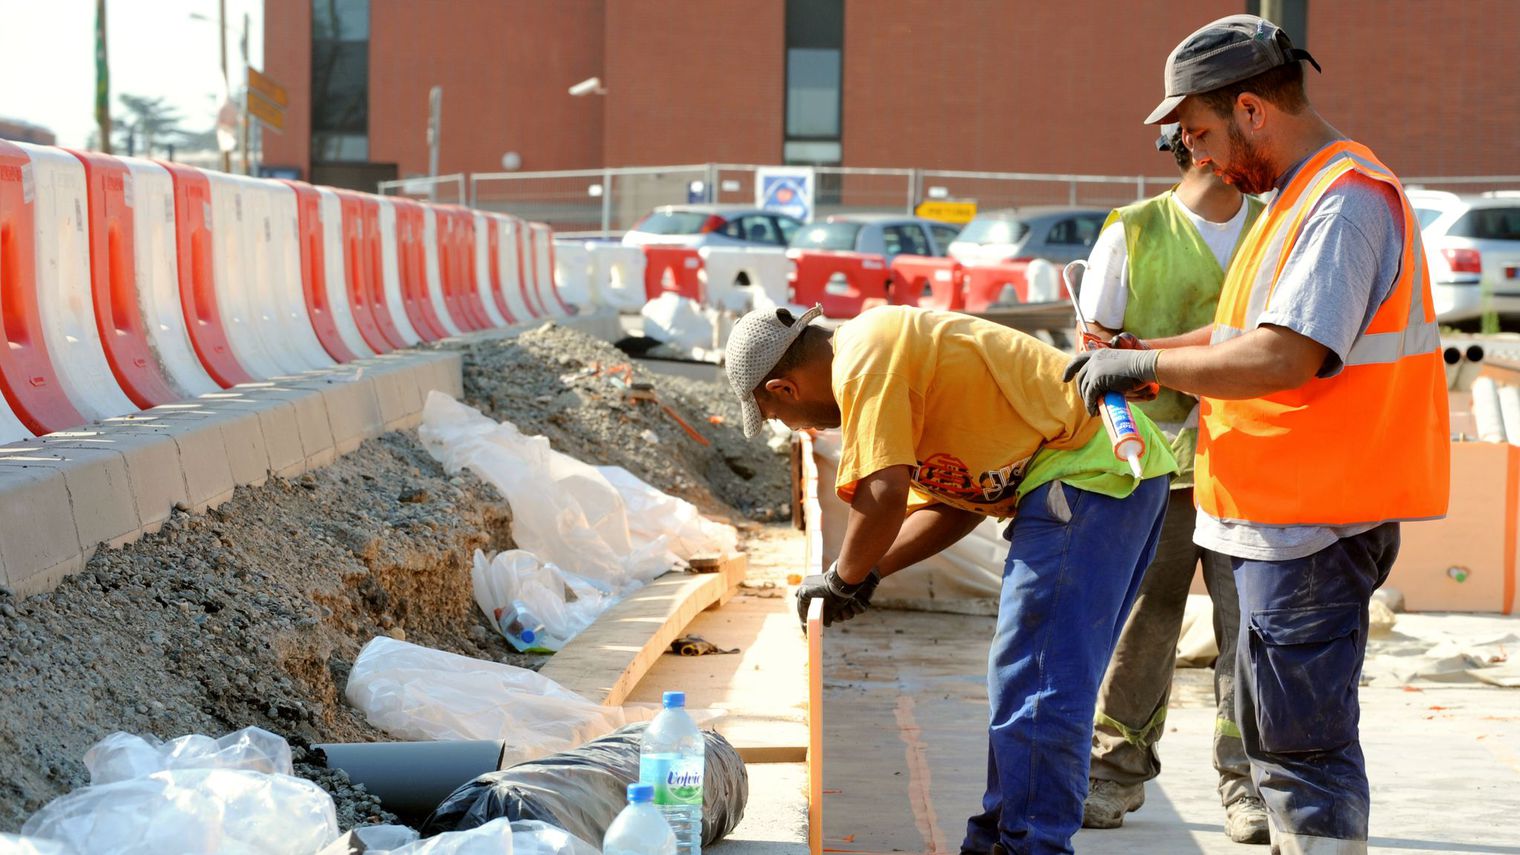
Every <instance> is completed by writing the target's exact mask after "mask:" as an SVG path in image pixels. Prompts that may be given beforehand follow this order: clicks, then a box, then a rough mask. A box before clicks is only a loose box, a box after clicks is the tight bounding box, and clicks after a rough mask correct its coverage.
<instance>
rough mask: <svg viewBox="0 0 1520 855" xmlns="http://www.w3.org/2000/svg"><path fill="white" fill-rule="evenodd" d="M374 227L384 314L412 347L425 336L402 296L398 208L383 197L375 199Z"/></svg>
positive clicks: (398, 333)
mask: <svg viewBox="0 0 1520 855" xmlns="http://www.w3.org/2000/svg"><path fill="white" fill-rule="evenodd" d="M375 225H376V228H377V230H378V232H379V244H380V290H381V293H382V294H383V295H384V297H385V314H386V317H387V318H389V319H390V322H391V324H392V325H394V326H395V328H396V334H397V335H399V336H401V341H402V343H403V344H404V345H405V346H407V347H411V346H413V345H415V344H419V343H421V341H422V336H421V334H419V333H418V332H417V330H416V329H415V328H414V327H413V326H412V322H411V319H410V318H409V317H408V316H407V313H406V300H405V298H404V297H403V296H402V294H401V247H400V245H399V243H398V242H397V240H396V227H397V217H396V205H395V202H394V200H391V199H387V198H385V197H384V196H376V197H375Z"/></svg>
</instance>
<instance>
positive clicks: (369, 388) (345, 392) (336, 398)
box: [295, 371, 385, 455]
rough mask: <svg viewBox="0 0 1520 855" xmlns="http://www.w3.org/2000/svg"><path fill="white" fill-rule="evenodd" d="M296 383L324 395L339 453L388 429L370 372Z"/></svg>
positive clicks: (352, 448)
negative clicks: (381, 413)
mask: <svg viewBox="0 0 1520 855" xmlns="http://www.w3.org/2000/svg"><path fill="white" fill-rule="evenodd" d="M295 386H296V388H301V389H309V390H312V391H314V392H317V393H318V394H319V395H321V396H322V403H323V405H324V406H325V407H326V408H327V423H328V426H329V428H330V429H331V431H332V441H333V451H334V452H335V453H336V454H339V455H343V454H347V453H349V452H350V451H353V450H354V449H356V448H358V447H359V445H360V443H362V442H364V441H365V440H366V439H373V438H375V437H377V436H379V435H380V434H381V433H383V432H384V431H385V424H384V421H383V420H382V419H381V418H380V402H379V400H378V399H377V397H376V393H375V380H374V378H373V377H370V376H368V375H367V374H366V373H364V372H358V371H353V372H347V373H343V374H333V375H331V376H329V377H325V378H323V379H320V380H305V381H301V382H300V383H297V384H295Z"/></svg>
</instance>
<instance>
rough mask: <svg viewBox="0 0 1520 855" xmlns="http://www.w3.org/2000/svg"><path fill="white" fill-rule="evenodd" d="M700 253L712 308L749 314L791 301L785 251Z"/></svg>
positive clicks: (707, 250) (716, 249)
mask: <svg viewBox="0 0 1520 855" xmlns="http://www.w3.org/2000/svg"><path fill="white" fill-rule="evenodd" d="M697 253H698V254H699V255H700V256H702V278H703V284H704V286H705V287H706V294H707V305H708V306H709V307H711V308H714V309H721V310H724V311H730V312H745V311H748V310H750V309H759V308H767V307H770V306H780V305H785V304H787V303H788V302H789V301H788V300H787V294H786V289H787V280H786V275H787V270H788V268H789V266H790V265H789V264H788V262H787V258H786V251H785V250H782V249H751V248H742V247H703V248H701V249H699V250H697Z"/></svg>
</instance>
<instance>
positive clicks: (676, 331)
mask: <svg viewBox="0 0 1520 855" xmlns="http://www.w3.org/2000/svg"><path fill="white" fill-rule="evenodd" d="M639 314H640V315H641V316H643V318H644V335H646V336H648V337H650V338H652V339H654V340H655V341H660V342H664V343H666V344H669V345H673V346H675V347H677V348H679V349H682V350H691V349H693V348H698V347H700V348H706V349H709V350H711V349H714V348H713V323H712V321H711V320H709V319H708V317H707V315H706V313H704V312H703V311H702V307H701V306H699V305H697V301H695V300H692V299H690V298H687V297H682V296H681V295H680V294H677V293H675V292H674V291H664V292H661V294H660V296H658V297H656V298H654V299H653V300H650V301H649V302H647V303H645V304H644V306H643V307H642V308H640V309H639Z"/></svg>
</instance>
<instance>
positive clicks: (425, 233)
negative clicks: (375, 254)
mask: <svg viewBox="0 0 1520 855" xmlns="http://www.w3.org/2000/svg"><path fill="white" fill-rule="evenodd" d="M417 207H419V208H421V209H422V251H423V264H424V269H425V270H426V272H427V293H428V300H429V301H430V302H431V303H432V304H433V314H435V315H437V317H438V322H439V323H440V324H442V325H443V329H444V331H445V332H447V333H448V334H449V335H459V334H461V333H463V332H464V331H465V327H464V325H463V323H462V321H461V320H460V319H458V318H455V317H454V315H453V311H452V310H453V307H452V306H450V305H449V301H448V298H447V297H446V296H445V294H444V290H443V288H444V286H443V282H444V279H443V267H444V258H443V247H442V242H441V241H440V240H439V234H440V232H441V231H442V228H443V227H442V224H441V223H440V222H439V216H438V210H437V209H436V208H434V207H433V206H432V205H423V204H422V203H420V202H419V203H417Z"/></svg>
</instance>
